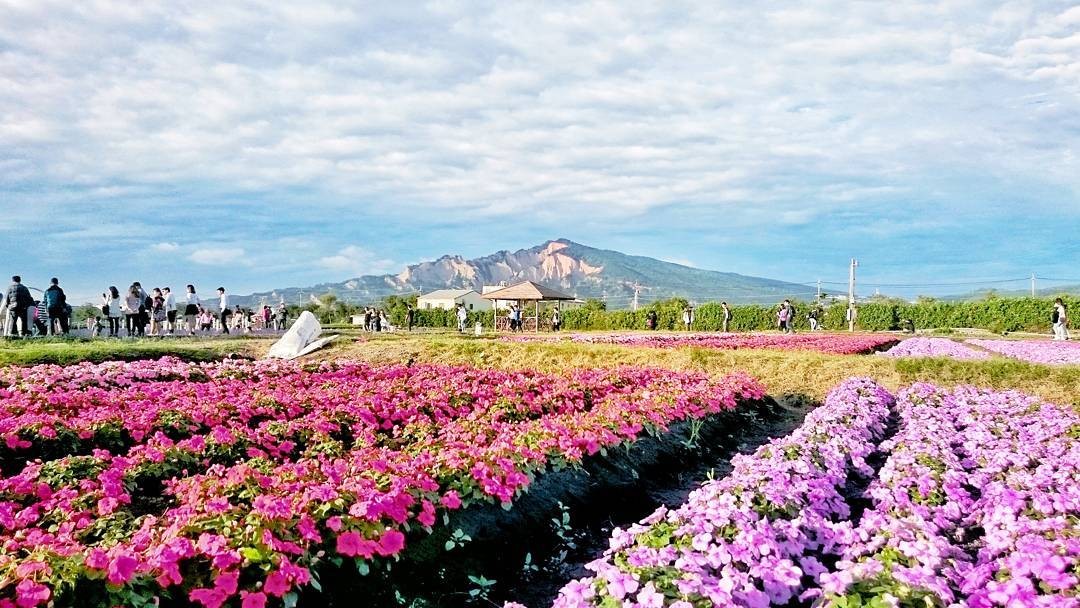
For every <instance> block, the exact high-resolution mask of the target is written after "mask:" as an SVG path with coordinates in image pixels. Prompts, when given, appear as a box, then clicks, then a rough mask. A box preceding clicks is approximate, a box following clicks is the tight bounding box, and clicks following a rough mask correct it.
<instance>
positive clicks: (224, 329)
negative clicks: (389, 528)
mask: <svg viewBox="0 0 1080 608" xmlns="http://www.w3.org/2000/svg"><path fill="white" fill-rule="evenodd" d="M217 292H218V310H219V311H220V315H221V316H220V318H219V319H218V320H219V321H221V333H223V334H227V333H229V317H231V316H232V309H230V308H229V296H228V294H226V293H225V288H224V287H218V288H217Z"/></svg>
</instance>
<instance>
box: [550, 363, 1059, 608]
mask: <svg viewBox="0 0 1080 608" xmlns="http://www.w3.org/2000/svg"><path fill="white" fill-rule="evenodd" d="M890 406H892V409H893V410H894V411H895V412H896V413H897V414H898V416H899V430H898V431H897V433H896V435H895V436H893V437H892V438H891V439H887V440H886V441H883V442H880V443H879V440H880V439H881V437H882V436H883V434H884V433H885V428H886V427H885V423H886V420H887V419H888V418H889V415H890ZM1078 435H1080V416H1078V415H1077V413H1076V411H1075V410H1073V409H1070V408H1066V407H1059V406H1055V405H1050V404H1044V403H1041V402H1039V401H1038V400H1036V399H1033V398H1031V397H1028V396H1025V395H1023V394H1020V393H1017V392H1009V391H1006V392H992V391H980V390H975V389H971V388H959V389H955V390H951V391H949V390H943V389H940V388H937V387H935V386H932V385H928V384H921V385H916V386H914V387H912V388H910V389H905V390H904V391H902V392H901V393H900V396H899V399H898V400H897V401H896V402H895V404H894V401H893V399H892V397H890V396H889V395H888V394H887V393H886V392H885V391H884V390H883V389H881V388H880V387H877V386H875V385H874V384H873V383H872V382H870V381H868V380H850V381H847V382H845V383H843V384H842V385H841V386H839V387H837V388H836V389H835V390H834V391H833V392H832V393H831V394H830V395H829V397H828V399H827V401H826V403H825V405H824V406H822V407H821V408H820V409H818V410H816V411H815V412H814V413H813V414H812V415H811V416H808V417H807V420H806V422H805V424H804V425H803V427H802V428H801V429H800V430H799V431H797V432H795V433H794V434H792V435H791V437H789V438H785V439H781V440H777V441H774V442H773V443H771V444H769V445H767V446H763V447H762V448H760V449H759V450H758V451H757V452H756V453H755V454H754V455H753V456H750V457H745V458H742V459H738V460H737V461H736V462H735V463H734V466H735V470H734V472H733V473H732V474H731V475H730V476H729V477H727V478H725V479H723V480H720V481H715V482H709V483H707V484H705V485H704V486H702V487H701V488H700V489H698V490H696V491H695V492H694V493H693V494H692V495H691V496H690V498H689V500H688V501H687V502H686V503H685V504H684V505H682V506H681V507H679V508H678V509H676V510H673V511H667V510H666V509H661V510H659V511H657V512H656V513H654V514H653V515H652V516H650V517H649V518H647V519H645V520H643V521H642V522H641V523H640V524H637V525H634V526H632V527H630V528H629V529H626V530H616V532H615V533H614V534H613V535H612V538H611V546H610V549H609V550H608V551H607V552H606V553H605V554H604V555H603V556H602V557H601V558H600V559H598V560H597V561H596V562H594V563H592V564H590V565H589V569H590V570H591V571H592V572H593V573H594V574H593V576H590V577H588V578H585V579H581V580H577V581H574V582H572V583H570V584H569V585H567V586H566V587H565V588H564V589H563V590H562V592H561V593H560V595H559V597H558V599H557V600H556V601H555V606H557V607H559V608H568V607H575V606H635V607H654V608H659V607H661V606H672V607H678V608H691V607H700V608H704V607H707V606H752V607H762V608H764V607H766V606H770V605H787V604H788V603H789V602H792V601H796V602H800V603H805V604H809V603H815V604H816V605H821V606H830V607H835V608H849V607H853V606H875V607H876V606H927V607H932V606H955V605H963V606H973V607H990V606H1008V607H1012V606H1073V607H1075V606H1077V605H1080V542H1078V540H1077V539H1078V538H1080V519H1078V516H1077V514H1078V513H1080V492H1078V491H1077V487H1078V485H1080V483H1078V482H1080V445H1078V444H1077V441H1076V439H1077V437H1078ZM875 452H877V454H876V455H875V456H876V457H880V456H885V457H887V458H886V460H885V462H884V464H883V465H882V466H881V468H880V470H878V471H877V472H876V474H875V472H874V471H873V469H872V468H871V467H870V466H869V465H868V464H867V458H868V457H869V456H871V455H872V454H874V453H875ZM867 477H872V478H873V481H872V482H871V483H870V484H869V487H868V489H867V491H866V493H865V495H863V496H845V494H844V493H843V492H842V490H843V488H844V487H845V486H847V485H849V484H850V483H851V482H852V481H853V480H859V479H866V478H867ZM866 501H869V504H868V505H863V503H865V502H866ZM863 506H866V507H868V508H867V509H866V510H865V511H864V512H863V513H861V515H858V514H857V513H856V511H855V510H853V507H854V508H855V509H856V510H858V509H860V508H861V507H863ZM853 515H855V516H853Z"/></svg>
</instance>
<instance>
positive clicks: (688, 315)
mask: <svg viewBox="0 0 1080 608" xmlns="http://www.w3.org/2000/svg"><path fill="white" fill-rule="evenodd" d="M682 321H683V325H685V326H686V331H690V329H691V328H692V327H693V326H694V307H693V306H687V307H686V308H684V309H683V312H682Z"/></svg>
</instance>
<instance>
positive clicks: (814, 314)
mask: <svg viewBox="0 0 1080 608" xmlns="http://www.w3.org/2000/svg"><path fill="white" fill-rule="evenodd" d="M806 319H807V320H808V321H810V331H817V329H818V309H817V308H811V309H810V312H808V313H806Z"/></svg>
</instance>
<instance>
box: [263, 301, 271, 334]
mask: <svg viewBox="0 0 1080 608" xmlns="http://www.w3.org/2000/svg"><path fill="white" fill-rule="evenodd" d="M273 318H274V311H273V310H270V305H269V304H263V307H262V320H263V329H273V328H274V326H273V324H272V323H273Z"/></svg>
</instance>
